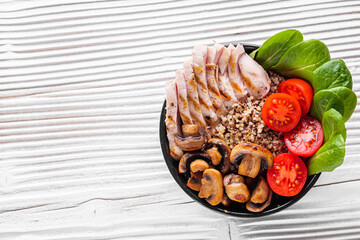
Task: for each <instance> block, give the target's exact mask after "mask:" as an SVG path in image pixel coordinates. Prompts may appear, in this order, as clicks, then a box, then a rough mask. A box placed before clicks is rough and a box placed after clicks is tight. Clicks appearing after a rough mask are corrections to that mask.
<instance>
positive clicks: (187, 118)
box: [175, 70, 193, 125]
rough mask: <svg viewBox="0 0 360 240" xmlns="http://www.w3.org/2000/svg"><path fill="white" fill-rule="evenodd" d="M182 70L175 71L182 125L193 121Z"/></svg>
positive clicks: (190, 123)
mask: <svg viewBox="0 0 360 240" xmlns="http://www.w3.org/2000/svg"><path fill="white" fill-rule="evenodd" d="M184 74H185V73H184V70H178V71H176V78H175V82H176V86H177V96H178V105H179V112H180V117H181V120H182V122H183V124H184V125H192V124H193V121H192V119H191V115H190V110H189V103H188V97H187V91H186V82H185V76H184Z"/></svg>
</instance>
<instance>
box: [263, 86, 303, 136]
mask: <svg viewBox="0 0 360 240" xmlns="http://www.w3.org/2000/svg"><path fill="white" fill-rule="evenodd" d="M261 117H262V119H263V121H264V123H265V124H266V126H268V127H269V128H271V129H273V130H276V131H279V132H288V131H290V130H291V129H293V128H294V127H295V126H296V125H297V124H298V122H299V120H300V117H301V106H300V104H299V102H298V101H297V100H296V99H295V98H294V97H292V96H290V95H287V94H285V93H275V94H272V95H270V96H269V97H268V98H267V99H266V100H265V103H264V106H263V108H262V111H261Z"/></svg>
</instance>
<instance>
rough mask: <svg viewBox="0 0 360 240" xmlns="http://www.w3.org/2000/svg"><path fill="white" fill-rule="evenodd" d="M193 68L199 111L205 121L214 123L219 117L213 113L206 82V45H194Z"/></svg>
mask: <svg viewBox="0 0 360 240" xmlns="http://www.w3.org/2000/svg"><path fill="white" fill-rule="evenodd" d="M192 57H193V69H194V75H195V81H196V83H197V86H198V94H199V103H200V109H201V112H202V114H203V116H204V118H205V121H206V122H207V123H208V124H209V125H211V124H214V123H216V122H217V121H218V120H219V118H218V116H217V115H216V113H215V109H214V107H213V105H212V102H211V99H210V96H209V92H208V86H207V82H206V66H205V65H206V58H207V46H205V45H196V46H194V49H193V52H192Z"/></svg>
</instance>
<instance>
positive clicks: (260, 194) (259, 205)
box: [246, 176, 272, 212]
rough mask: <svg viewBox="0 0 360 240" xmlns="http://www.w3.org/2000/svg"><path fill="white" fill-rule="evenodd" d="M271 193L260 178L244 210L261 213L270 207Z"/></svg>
mask: <svg viewBox="0 0 360 240" xmlns="http://www.w3.org/2000/svg"><path fill="white" fill-rule="evenodd" d="M271 198H272V191H271V189H270V187H269V185H268V184H267V182H266V180H265V179H264V178H263V177H262V176H260V177H259V182H258V184H257V186H256V188H255V190H254V191H253V193H252V194H251V198H250V201H248V202H247V203H246V209H247V210H248V211H250V212H261V211H263V210H264V209H265V208H266V207H267V206H269V205H270V203H271Z"/></svg>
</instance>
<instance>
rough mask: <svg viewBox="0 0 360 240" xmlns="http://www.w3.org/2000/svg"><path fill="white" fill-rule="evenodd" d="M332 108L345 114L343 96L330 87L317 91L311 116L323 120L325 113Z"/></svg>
mask: <svg viewBox="0 0 360 240" xmlns="http://www.w3.org/2000/svg"><path fill="white" fill-rule="evenodd" d="M331 108H334V109H335V110H336V111H338V112H339V113H340V114H341V115H342V116H344V104H343V101H342V100H341V98H340V97H339V96H338V95H337V94H336V93H335V92H333V91H331V90H329V89H324V90H321V91H319V92H317V93H316V94H315V96H314V98H313V102H312V104H311V108H310V116H312V117H314V118H317V119H318V120H319V121H322V118H323V116H324V113H325V112H326V111H327V110H329V109H331Z"/></svg>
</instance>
